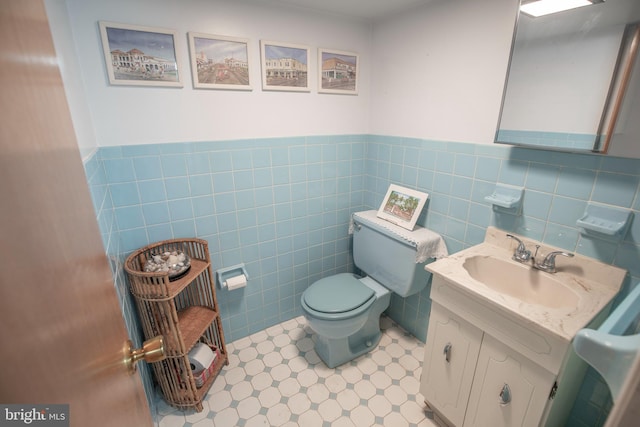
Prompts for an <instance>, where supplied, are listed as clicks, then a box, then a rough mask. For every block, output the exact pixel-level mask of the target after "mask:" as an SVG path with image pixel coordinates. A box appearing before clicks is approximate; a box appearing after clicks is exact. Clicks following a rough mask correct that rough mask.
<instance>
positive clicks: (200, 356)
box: [189, 342, 215, 372]
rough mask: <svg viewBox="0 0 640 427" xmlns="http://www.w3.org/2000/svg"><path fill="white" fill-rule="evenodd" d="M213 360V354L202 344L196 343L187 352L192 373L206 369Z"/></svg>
mask: <svg viewBox="0 0 640 427" xmlns="http://www.w3.org/2000/svg"><path fill="white" fill-rule="evenodd" d="M214 358H215V353H214V352H213V350H211V348H210V347H209V346H208V345H206V344H204V343H201V342H199V343H197V344H196V345H195V346H193V348H192V349H191V351H190V352H189V364H190V365H191V370H192V371H193V372H200V371H202V370H203V369H208V368H209V366H211V362H213V359H214Z"/></svg>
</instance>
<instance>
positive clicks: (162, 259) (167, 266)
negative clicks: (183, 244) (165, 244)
mask: <svg viewBox="0 0 640 427" xmlns="http://www.w3.org/2000/svg"><path fill="white" fill-rule="evenodd" d="M190 268H191V258H189V255H187V254H185V253H184V252H182V251H178V250H174V251H171V252H169V251H167V252H163V253H161V254H151V258H149V259H148V260H147V262H146V263H145V264H144V271H146V272H147V273H158V272H164V273H168V274H169V280H170V281H172V282H173V281H174V280H177V279H179V278H181V277H182V276H184V275H185V274H187V272H188V271H189V269H190Z"/></svg>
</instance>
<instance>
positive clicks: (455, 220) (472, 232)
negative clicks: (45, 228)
mask: <svg viewBox="0 0 640 427" xmlns="http://www.w3.org/2000/svg"><path fill="white" fill-rule="evenodd" d="M85 167H86V170H87V179H88V180H89V183H90V186H91V191H92V196H93V198H94V205H95V207H96V213H97V217H98V222H99V224H100V228H101V230H102V235H103V240H104V243H105V250H106V251H107V254H108V255H109V256H110V259H112V262H113V265H112V267H113V268H114V277H116V288H117V289H119V293H120V295H121V298H122V301H123V307H125V308H123V312H125V313H127V314H125V317H129V318H130V319H129V322H130V324H131V325H135V320H134V319H133V317H134V316H133V314H134V313H135V311H134V310H135V308H134V307H132V305H131V301H130V300H129V299H128V298H127V296H126V294H127V292H126V285H125V278H124V277H122V273H121V271H122V268H121V264H122V259H124V257H125V256H126V255H127V254H128V253H129V252H131V251H132V250H134V249H136V248H138V247H140V246H144V245H146V244H148V243H150V242H154V241H157V240H163V239H168V238H174V237H185V236H194V235H195V236H198V237H201V238H205V239H207V241H208V242H209V247H210V251H211V256H212V260H213V264H214V270H215V269H217V268H220V267H225V266H230V265H234V264H237V263H240V262H244V263H245V264H246V266H247V268H248V271H249V276H250V280H249V283H248V285H247V287H246V288H244V289H242V290H237V291H234V292H228V291H222V290H219V291H218V298H219V301H220V305H221V312H222V313H221V314H222V319H223V327H224V330H225V335H226V337H227V339H228V340H229V341H233V340H235V339H238V338H242V337H244V336H247V335H249V334H251V333H253V332H256V331H259V330H262V329H264V328H266V327H268V326H270V325H272V324H275V323H278V322H281V321H283V320H288V319H290V318H292V317H295V316H298V315H300V314H301V311H300V306H299V299H300V295H301V293H302V292H303V291H304V289H306V287H307V286H308V285H309V284H310V283H312V282H313V281H315V280H317V279H319V278H321V277H324V276H327V275H330V274H334V273H336V272H342V271H352V270H353V268H354V267H353V264H352V258H351V254H350V239H349V236H348V234H347V225H348V220H349V215H350V213H351V212H353V211H357V210H362V209H377V208H378V207H379V205H380V203H381V202H382V198H383V196H384V194H385V193H386V191H387V188H388V185H389V184H390V183H396V184H400V185H404V186H407V187H410V188H414V189H418V190H421V191H425V192H427V193H429V200H428V201H427V205H426V207H425V209H424V211H423V213H422V215H421V217H420V218H419V220H418V223H419V224H420V225H423V226H426V227H428V228H430V229H432V230H434V231H436V232H438V233H440V234H442V235H443V236H444V238H445V241H446V243H447V247H448V249H449V252H450V253H454V252H457V251H460V250H462V249H465V248H467V247H469V246H472V245H475V244H477V243H480V242H481V241H482V240H483V239H484V232H485V230H486V227H487V226H489V225H494V226H496V227H498V228H500V229H502V230H505V231H508V232H515V233H518V234H521V235H525V236H528V237H530V238H532V239H536V240H540V241H543V242H545V243H548V244H551V245H554V246H558V247H561V248H563V249H566V250H569V251H572V252H576V253H580V254H583V255H586V256H590V257H594V258H597V259H600V260H602V261H603V262H606V263H610V264H613V265H616V266H619V267H621V268H624V269H627V270H629V272H630V273H631V276H633V277H632V278H631V279H630V280H629V283H628V284H627V285H628V286H631V285H630V284H632V283H636V282H637V281H638V280H639V279H640V263H638V260H639V256H638V253H639V249H640V248H639V245H638V242H640V221H639V220H636V219H635V218H636V217H637V216H638V211H639V210H640V197H639V194H638V188H639V185H640V160H630V159H621V158H614V157H606V156H597V155H591V154H568V153H560V152H554V151H544V150H530V149H524V148H518V147H509V146H504V145H480V144H468V143H458V142H446V141H431V140H422V139H413V138H402V137H390V136H382V135H337V136H313V137H294V138H265V139H256V140H236V141H215V142H197V143H176V144H157V145H144V146H124V147H105V148H101V149H99V152H98V154H97V155H96V156H95V157H94V158H93V159H91V161H89V162H87V164H86V166H85ZM496 183H504V184H510V185H517V186H523V187H525V189H526V190H525V196H524V205H523V212H522V215H520V216H515V215H511V214H507V213H498V212H494V211H493V209H492V206H491V205H490V204H488V203H487V202H486V201H485V200H484V197H485V196H486V195H489V194H491V193H492V192H493V189H494V187H495V184H496ZM588 202H596V203H601V204H608V205H613V206H617V207H622V208H628V209H632V210H633V212H634V220H633V222H632V224H631V227H630V229H629V232H628V233H627V235H626V236H625V238H624V239H623V240H622V241H620V242H614V241H608V240H607V239H598V238H594V237H591V236H589V237H586V236H583V235H581V233H580V229H579V228H578V227H576V225H575V221H576V220H577V219H578V218H579V217H580V216H581V215H582V213H583V211H584V208H585V206H586V204H587V203H588ZM430 308H431V306H430V299H429V289H425V290H424V291H422V292H421V293H420V294H419V295H418V298H407V299H403V298H400V297H397V296H394V297H393V298H392V302H391V306H390V308H389V309H388V314H389V315H390V316H391V317H392V318H393V319H394V320H396V321H398V322H399V323H400V324H401V325H402V326H403V327H405V328H406V329H407V330H409V331H411V332H412V333H413V334H414V335H415V336H417V337H418V338H420V339H421V340H425V339H426V332H427V327H428V317H429V313H430ZM125 309H128V311H125ZM134 329H135V328H134ZM130 330H131V329H130ZM601 391H602V381H601V379H599V376H598V375H597V373H595V372H594V371H590V374H589V376H588V380H587V381H585V385H584V386H583V389H582V391H581V394H580V396H579V398H578V401H577V402H576V405H575V407H574V412H575V413H576V414H579V413H580V412H581V411H586V410H589V411H592V412H593V411H596V412H597V413H598V414H599V415H598V417H590V418H589V419H590V420H591V421H593V420H596V419H598V420H603V419H605V418H606V412H607V411H608V410H609V408H610V406H611V405H610V396H607V395H606V393H602V392H601ZM607 399H609V401H608V400H607ZM594 422H595V421H594ZM600 424H601V423H600ZM600 424H597V425H600ZM572 425H576V426H586V425H596V424H588V423H584V422H583V418H581V417H579V416H578V415H575V416H573V417H572Z"/></svg>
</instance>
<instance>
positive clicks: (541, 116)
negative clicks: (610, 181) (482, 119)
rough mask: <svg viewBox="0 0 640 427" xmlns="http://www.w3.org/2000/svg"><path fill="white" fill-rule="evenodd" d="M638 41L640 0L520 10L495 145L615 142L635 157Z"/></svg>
mask: <svg viewBox="0 0 640 427" xmlns="http://www.w3.org/2000/svg"><path fill="white" fill-rule="evenodd" d="M527 1H528V0H523V3H526V2H527ZM638 44H640V1H638V0H606V1H605V2H601V3H597V4H594V5H590V6H585V7H581V8H578V9H573V10H568V11H564V12H558V13H555V14H551V15H546V16H541V17H537V18H534V17H531V16H529V15H527V14H525V13H523V12H520V13H519V16H518V17H517V20H516V30H515V32H514V37H513V43H512V49H511V59H510V63H509V69H508V72H507V78H506V83H505V89H504V94H503V103H502V109H501V113H500V118H499V121H498V128H497V131H496V138H495V142H496V143H504V144H511V145H518V146H524V147H533V148H544V149H552V150H560V151H569V152H593V153H607V152H609V153H610V154H611V150H610V148H611V145H612V141H614V144H618V145H620V146H621V145H623V144H627V145H630V144H633V146H630V148H628V149H627V151H629V152H631V155H630V157H640V126H638V124H637V123H635V122H637V121H638V119H637V117H636V118H635V119H634V118H633V116H634V115H635V116H637V114H638V112H640V64H638V62H640V55H638ZM618 139H619V140H620V141H621V142H620V143H618V142H617V140H618ZM625 139H626V141H625ZM634 152H635V153H637V155H635V156H634V155H633V153H634Z"/></svg>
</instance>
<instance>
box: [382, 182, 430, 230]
mask: <svg viewBox="0 0 640 427" xmlns="http://www.w3.org/2000/svg"><path fill="white" fill-rule="evenodd" d="M428 197H429V195H428V194H427V193H423V192H421V191H416V190H412V189H410V188H405V187H401V186H399V185H395V184H390V185H389V189H388V190H387V194H386V195H385V196H384V199H383V200H382V204H381V205H380V209H378V213H377V215H376V216H377V217H378V218H382V219H385V220H387V221H389V222H391V223H393V224H395V225H398V226H400V227H402V228H406V229H407V230H413V229H414V227H415V225H416V221H418V217H419V216H420V213H421V212H422V208H423V207H424V204H425V203H426V201H427V198H428Z"/></svg>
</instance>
